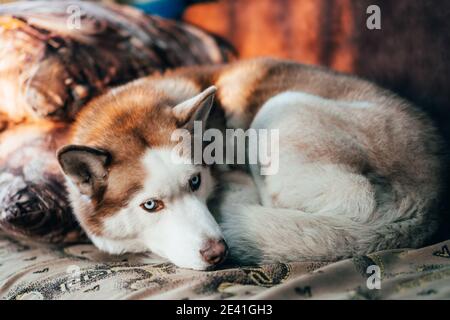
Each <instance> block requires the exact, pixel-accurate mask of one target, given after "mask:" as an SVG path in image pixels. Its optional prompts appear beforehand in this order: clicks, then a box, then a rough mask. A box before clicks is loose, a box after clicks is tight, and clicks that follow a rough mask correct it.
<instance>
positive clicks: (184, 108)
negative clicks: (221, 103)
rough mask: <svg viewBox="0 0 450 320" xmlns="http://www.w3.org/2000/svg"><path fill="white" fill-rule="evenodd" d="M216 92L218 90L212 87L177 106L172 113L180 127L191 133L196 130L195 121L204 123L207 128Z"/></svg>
mask: <svg viewBox="0 0 450 320" xmlns="http://www.w3.org/2000/svg"><path fill="white" fill-rule="evenodd" d="M216 91H217V88H216V87H214V86H211V87H209V88H207V89H205V90H204V91H202V92H201V93H199V94H198V95H196V96H195V97H193V98H191V99H189V100H186V101H184V102H182V103H180V104H178V105H176V106H175V107H174V108H173V109H172V112H173V115H174V116H175V118H176V119H177V120H178V123H179V126H180V127H183V128H185V129H188V130H190V131H191V130H193V128H194V121H202V126H203V128H205V124H206V121H207V120H208V116H209V114H210V112H211V109H212V106H213V101H214V95H215V93H216Z"/></svg>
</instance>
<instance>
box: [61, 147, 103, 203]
mask: <svg viewBox="0 0 450 320" xmlns="http://www.w3.org/2000/svg"><path fill="white" fill-rule="evenodd" d="M57 157H58V162H59V165H60V166H61V169H62V171H63V172H64V174H65V175H66V176H67V177H68V178H69V179H70V180H71V181H72V182H73V183H74V184H75V185H76V186H77V187H78V189H79V191H80V193H81V194H84V195H87V196H89V197H93V196H97V195H100V194H102V193H103V192H104V190H105V188H106V183H107V181H106V180H107V177H108V165H109V164H110V162H111V155H110V153H109V152H107V151H105V150H100V149H96V148H92V147H88V146H79V145H67V146H64V147H62V148H61V149H59V150H58V151H57Z"/></svg>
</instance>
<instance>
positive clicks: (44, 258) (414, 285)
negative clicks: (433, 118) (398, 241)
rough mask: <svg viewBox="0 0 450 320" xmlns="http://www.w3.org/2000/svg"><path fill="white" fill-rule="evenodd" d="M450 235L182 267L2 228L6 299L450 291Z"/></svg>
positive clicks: (426, 295)
mask: <svg viewBox="0 0 450 320" xmlns="http://www.w3.org/2000/svg"><path fill="white" fill-rule="evenodd" d="M449 249H450V240H448V241H445V242H442V243H439V244H435V245H432V246H429V247H426V248H422V249H414V250H408V249H402V250H389V251H383V252H378V253H374V254H370V255H367V256H358V257H355V258H353V259H348V260H342V261H339V262H336V263H332V264H326V263H319V262H299V263H289V264H282V263H280V264H274V265H263V266H249V267H236V266H224V267H222V268H221V269H220V270H216V271H210V272H201V271H193V270H186V269H179V268H176V267H175V266H173V265H172V264H170V263H168V262H167V261H165V260H163V259H161V258H159V257H157V256H153V255H136V254H133V255H121V256H110V255H107V254H105V253H102V252H100V251H98V250H97V249H96V248H95V247H94V246H92V245H91V244H77V245H70V246H65V247H49V246H45V245H39V244H35V243H26V242H19V241H17V240H13V239H10V238H8V237H6V236H4V235H2V234H0V298H1V299H450V251H449Z"/></svg>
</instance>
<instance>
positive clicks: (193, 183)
mask: <svg viewBox="0 0 450 320" xmlns="http://www.w3.org/2000/svg"><path fill="white" fill-rule="evenodd" d="M201 183H202V179H201V177H200V173H199V174H197V175H195V176H193V177H192V178H190V179H189V187H190V188H191V190H192V191H196V190H198V188H200V184H201Z"/></svg>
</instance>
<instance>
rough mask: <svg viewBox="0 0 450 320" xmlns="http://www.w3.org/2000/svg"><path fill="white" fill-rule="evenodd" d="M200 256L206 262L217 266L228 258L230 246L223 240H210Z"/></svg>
mask: <svg viewBox="0 0 450 320" xmlns="http://www.w3.org/2000/svg"><path fill="white" fill-rule="evenodd" d="M200 254H201V255H202V258H203V260H204V261H205V262H207V263H209V264H211V265H213V266H216V265H218V264H219V263H222V262H223V261H224V260H225V258H226V257H227V254H228V246H227V244H226V243H225V241H224V240H223V239H220V240H216V239H209V240H208V241H207V242H206V244H205V247H204V248H203V249H202V250H200Z"/></svg>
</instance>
